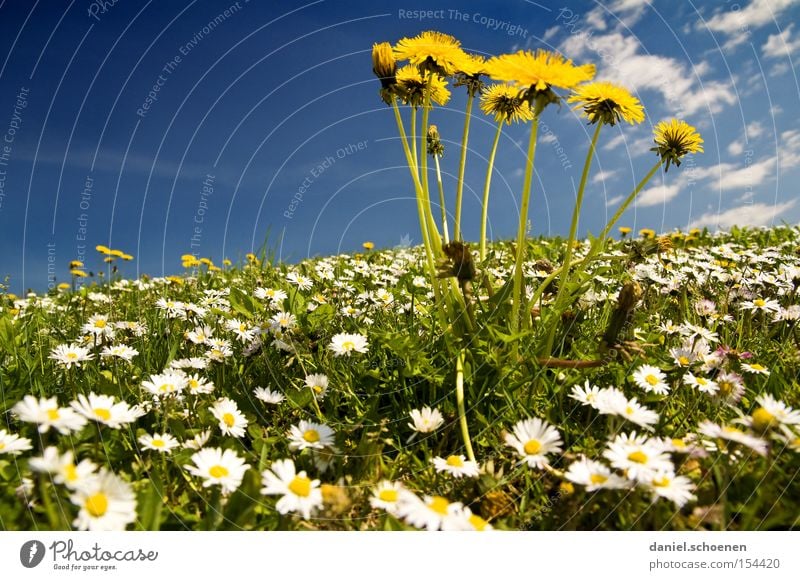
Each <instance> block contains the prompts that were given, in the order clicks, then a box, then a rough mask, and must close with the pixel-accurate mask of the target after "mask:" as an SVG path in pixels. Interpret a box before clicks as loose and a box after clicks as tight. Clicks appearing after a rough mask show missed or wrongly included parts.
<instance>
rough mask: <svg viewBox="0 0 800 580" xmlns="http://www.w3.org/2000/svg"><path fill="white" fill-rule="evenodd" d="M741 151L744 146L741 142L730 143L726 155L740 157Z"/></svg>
mask: <svg viewBox="0 0 800 580" xmlns="http://www.w3.org/2000/svg"><path fill="white" fill-rule="evenodd" d="M743 151H744V145H742V142H741V141H731V144H730V145H728V153H730V154H731V155H741V154H742V152H743Z"/></svg>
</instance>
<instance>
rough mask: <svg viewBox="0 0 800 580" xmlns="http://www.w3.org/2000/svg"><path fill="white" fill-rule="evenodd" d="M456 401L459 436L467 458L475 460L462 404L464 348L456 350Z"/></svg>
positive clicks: (465, 413)
mask: <svg viewBox="0 0 800 580" xmlns="http://www.w3.org/2000/svg"><path fill="white" fill-rule="evenodd" d="M456 403H457V405H458V422H459V424H460V425H461V437H462V439H463V440H464V448H465V449H466V451H467V458H468V459H469V460H470V461H475V452H474V451H473V450H472V441H471V440H470V438H469V425H468V424H467V412H466V408H465V406H464V350H463V349H462V350H459V351H458V357H457V358H456Z"/></svg>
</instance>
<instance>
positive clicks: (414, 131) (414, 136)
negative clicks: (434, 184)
mask: <svg viewBox="0 0 800 580" xmlns="http://www.w3.org/2000/svg"><path fill="white" fill-rule="evenodd" d="M411 159H413V160H414V165H413V167H414V169H415V170H416V171H417V172H419V159H417V108H416V107H411Z"/></svg>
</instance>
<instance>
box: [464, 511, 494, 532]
mask: <svg viewBox="0 0 800 580" xmlns="http://www.w3.org/2000/svg"><path fill="white" fill-rule="evenodd" d="M469 523H471V524H472V527H473V528H475V529H476V530H477V531H479V532H482V531H483V530H485V529H486V526H488V525H489V522H487V521H486V520H485V519H483V518H482V517H481V516H479V515H478V514H472V515H471V516H469Z"/></svg>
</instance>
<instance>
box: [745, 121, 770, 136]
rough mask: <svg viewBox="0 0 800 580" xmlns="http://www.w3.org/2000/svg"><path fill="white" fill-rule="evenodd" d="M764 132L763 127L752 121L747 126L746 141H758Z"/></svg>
mask: <svg viewBox="0 0 800 580" xmlns="http://www.w3.org/2000/svg"><path fill="white" fill-rule="evenodd" d="M765 132H766V129H765V128H764V125H762V124H761V123H759V122H758V121H753V122H752V123H748V124H747V138H748V139H758V138H759V137H761V135H763V134H764V133H765Z"/></svg>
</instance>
